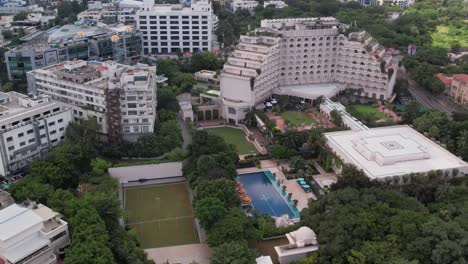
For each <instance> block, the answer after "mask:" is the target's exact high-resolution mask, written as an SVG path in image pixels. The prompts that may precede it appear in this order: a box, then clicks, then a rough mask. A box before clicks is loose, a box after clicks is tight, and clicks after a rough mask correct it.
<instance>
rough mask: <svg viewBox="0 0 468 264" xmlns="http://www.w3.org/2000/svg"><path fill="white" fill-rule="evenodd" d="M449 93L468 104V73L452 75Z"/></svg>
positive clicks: (456, 99) (455, 98)
mask: <svg viewBox="0 0 468 264" xmlns="http://www.w3.org/2000/svg"><path fill="white" fill-rule="evenodd" d="M449 95H450V96H451V97H452V98H453V99H454V100H455V101H457V102H459V103H461V104H464V105H466V104H468V74H454V75H452V84H451V86H450V93H449Z"/></svg>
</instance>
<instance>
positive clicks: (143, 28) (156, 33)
mask: <svg viewBox="0 0 468 264" xmlns="http://www.w3.org/2000/svg"><path fill="white" fill-rule="evenodd" d="M147 29H148V27H147V26H140V30H142V33H143V34H149V33H148V31H147ZM155 29H157V28H156V27H150V30H152V31H150V32H151V34H154V35H166V34H168V33H167V32H168V31H159V32H158V31H154V30H155ZM160 29H162V28H160ZM164 29H165V28H164ZM171 29H177V30H178V28H171ZM182 29H183V30H185V29H190V27H188V26H184V27H182ZM192 29H200V27H199V26H193V27H192ZM202 29H208V27H202ZM169 32H170V34H181V33H180V31H179V30H178V31H169ZM182 34H184V35H190V34H192V35H199V34H200V31H182ZM201 34H204V35H206V34H208V31H202V32H201Z"/></svg>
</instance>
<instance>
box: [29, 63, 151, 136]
mask: <svg viewBox="0 0 468 264" xmlns="http://www.w3.org/2000/svg"><path fill="white" fill-rule="evenodd" d="M28 89H29V91H30V92H31V93H34V94H37V93H39V94H47V95H49V96H50V97H51V98H52V99H54V100H57V101H60V102H63V103H65V104H66V105H68V106H70V107H71V108H72V110H73V117H74V119H75V120H76V121H78V120H80V119H85V120H86V119H90V118H94V119H96V121H97V123H98V125H99V132H101V133H102V134H104V135H106V136H107V137H108V139H109V140H111V141H116V142H119V141H122V140H128V141H135V140H136V139H137V138H138V137H139V136H141V135H145V134H150V133H153V129H154V123H155V119H156V104H157V101H156V67H150V66H147V65H136V66H128V65H124V64H119V63H116V62H113V61H106V62H97V61H90V62H86V61H81V60H78V61H67V62H62V63H60V64H56V65H53V66H48V67H45V68H42V69H37V70H34V71H31V72H29V73H28Z"/></svg>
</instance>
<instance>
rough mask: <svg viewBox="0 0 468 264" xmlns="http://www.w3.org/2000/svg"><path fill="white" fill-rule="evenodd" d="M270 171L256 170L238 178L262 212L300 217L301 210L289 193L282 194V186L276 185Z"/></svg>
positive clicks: (253, 202)
mask: <svg viewBox="0 0 468 264" xmlns="http://www.w3.org/2000/svg"><path fill="white" fill-rule="evenodd" d="M267 173H269V174H271V173H270V172H269V171H268V172H263V171H261V172H255V173H248V174H241V175H238V177H237V180H238V181H240V182H242V184H243V187H244V189H246V190H247V195H248V196H249V197H250V198H252V205H253V207H254V208H255V209H256V210H257V211H259V212H260V214H268V215H270V216H281V215H285V214H287V215H289V218H291V219H294V218H299V217H300V213H299V210H297V208H296V207H295V206H294V204H293V203H292V201H289V200H288V197H287V194H282V190H281V189H280V188H281V187H280V186H276V183H275V182H274V181H275V180H274V177H273V176H272V175H267Z"/></svg>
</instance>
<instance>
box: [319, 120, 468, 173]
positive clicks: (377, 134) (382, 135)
mask: <svg viewBox="0 0 468 264" xmlns="http://www.w3.org/2000/svg"><path fill="white" fill-rule="evenodd" d="M324 136H325V140H326V145H327V147H328V149H329V150H330V153H331V155H332V156H334V158H336V159H339V160H341V161H340V162H335V169H337V170H338V171H339V170H340V169H341V166H340V165H337V164H343V163H345V164H352V165H354V166H356V167H357V168H358V169H361V170H363V171H364V173H365V174H366V175H367V176H368V177H369V178H371V179H380V180H383V179H385V178H389V177H401V176H403V175H408V174H410V173H427V172H429V171H431V170H434V171H435V170H441V171H443V172H445V173H447V175H448V176H457V175H458V174H459V173H461V172H463V173H467V172H468V164H467V163H466V162H464V161H463V160H462V159H461V158H459V157H456V156H455V155H453V154H452V153H450V152H449V151H447V150H446V149H445V148H443V147H442V146H440V145H438V144H437V143H435V142H434V141H432V140H430V139H429V138H426V137H425V136H424V135H422V134H420V133H419V132H417V131H416V130H414V129H413V128H411V127H409V126H390V127H379V128H371V129H368V130H361V131H357V130H351V131H339V132H330V133H325V135H324Z"/></svg>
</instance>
